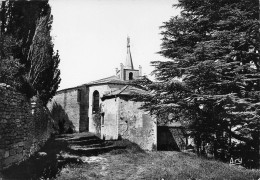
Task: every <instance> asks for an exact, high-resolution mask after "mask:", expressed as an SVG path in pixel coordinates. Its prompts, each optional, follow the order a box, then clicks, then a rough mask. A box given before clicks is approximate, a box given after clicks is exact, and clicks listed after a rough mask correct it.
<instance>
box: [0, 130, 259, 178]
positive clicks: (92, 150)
mask: <svg viewBox="0 0 260 180" xmlns="http://www.w3.org/2000/svg"><path fill="white" fill-rule="evenodd" d="M2 176H3V177H2V179H7V180H8V179H26V180H28V179H56V180H64V179H65V180H66V179H74V180H75V179H89V180H92V179H93V180H94V179H107V180H110V179H111V180H117V179H129V180H130V179H149V180H150V179H160V180H162V179H164V180H166V179H170V180H174V179H180V180H182V179H183V180H199V179H200V180H204V179H205V180H206V179H219V180H221V179H234V180H238V179H241V180H243V179H245V180H248V179H258V178H259V177H260V171H259V170H247V169H244V168H242V167H237V166H230V165H229V164H225V163H221V162H217V161H213V160H207V159H203V158H198V157H196V155H195V154H188V153H182V152H174V151H157V152H155V151H154V152H145V151H143V150H142V149H140V148H139V147H138V146H137V145H136V144H133V143H131V142H129V141H127V140H121V141H102V140H100V139H98V138H97V137H96V136H94V135H93V134H91V133H80V134H72V135H62V136H56V137H54V138H52V139H50V140H49V141H48V142H47V143H46V145H45V146H44V147H42V149H41V151H40V152H39V153H37V154H36V155H34V156H32V157H31V158H30V159H29V160H27V161H25V162H23V163H21V164H20V165H17V166H13V167H11V168H9V169H7V170H5V171H4V172H3V174H2ZM0 179H1V176H0Z"/></svg>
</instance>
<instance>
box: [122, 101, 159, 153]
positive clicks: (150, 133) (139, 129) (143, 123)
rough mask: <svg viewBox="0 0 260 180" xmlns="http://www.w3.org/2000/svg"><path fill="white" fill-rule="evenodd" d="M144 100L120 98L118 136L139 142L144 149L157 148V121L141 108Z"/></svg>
mask: <svg viewBox="0 0 260 180" xmlns="http://www.w3.org/2000/svg"><path fill="white" fill-rule="evenodd" d="M141 104H142V102H134V101H130V100H124V99H120V101H119V112H118V117H119V119H118V121H119V122H118V124H119V125H118V136H121V137H122V138H123V139H128V140H130V141H132V142H135V143H136V144H138V145H139V146H140V147H141V148H142V149H145V150H155V149H156V146H157V125H156V121H155V120H154V119H153V118H152V117H151V116H149V115H148V114H147V113H146V112H144V111H143V110H141V109H139V108H140V107H141Z"/></svg>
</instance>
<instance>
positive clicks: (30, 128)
mask: <svg viewBox="0 0 260 180" xmlns="http://www.w3.org/2000/svg"><path fill="white" fill-rule="evenodd" d="M51 124H52V122H51V118H50V114H49V111H48V110H47V109H46V108H45V107H43V106H42V105H41V104H40V103H39V102H36V105H35V108H34V109H32V107H31V103H30V100H29V99H28V98H27V97H26V96H25V95H23V94H21V93H19V92H17V91H15V90H14V89H12V88H11V87H10V86H8V85H5V84H0V171H1V170H3V169H5V168H7V167H9V166H11V165H13V164H16V163H19V162H21V161H23V160H25V159H27V158H28V157H30V155H32V154H33V153H35V152H36V151H37V150H39V148H40V147H41V146H42V145H43V144H44V143H45V141H46V140H47V139H48V138H49V137H50V134H51Z"/></svg>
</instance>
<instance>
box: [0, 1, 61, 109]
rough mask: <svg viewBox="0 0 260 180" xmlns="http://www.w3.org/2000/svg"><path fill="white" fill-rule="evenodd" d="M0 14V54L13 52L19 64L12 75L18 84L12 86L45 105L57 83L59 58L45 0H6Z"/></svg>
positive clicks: (7, 56)
mask: <svg viewBox="0 0 260 180" xmlns="http://www.w3.org/2000/svg"><path fill="white" fill-rule="evenodd" d="M1 15H2V16H1V18H2V19H1V33H2V36H1V37H5V38H2V39H1V40H0V41H1V42H2V43H1V44H2V46H3V47H4V48H3V50H2V52H1V57H2V58H7V59H10V58H9V57H10V56H13V57H14V59H16V60H17V59H18V60H19V61H18V62H19V65H20V66H19V70H16V71H18V72H19V73H16V71H13V72H14V74H15V75H14V76H12V77H19V81H17V82H19V83H14V84H16V85H17V84H19V86H15V87H17V89H18V90H20V91H22V92H24V93H26V94H27V96H28V97H32V96H34V95H37V96H38V97H39V98H40V99H41V101H42V102H43V103H44V104H45V105H46V104H47V102H48V101H49V100H50V99H51V98H52V97H53V96H54V94H55V92H56V90H57V89H58V85H59V83H60V71H59V69H58V65H59V62H60V58H59V54H58V51H57V52H54V50H53V42H52V38H51V36H50V31H51V24H52V16H51V9H50V6H49V4H48V1H36V2H35V1H34V2H32V1H26V2H21V1H19V2H13V1H11V2H10V1H8V2H7V3H3V4H2V6H1ZM8 37H9V38H8ZM5 39H10V40H11V41H7V42H9V45H8V44H7V43H5V42H6V41H5ZM15 42H16V43H15ZM12 44H14V45H12ZM1 49H2V48H1ZM2 63H5V64H6V63H7V64H8V63H9V62H8V61H2ZM10 73H11V72H10ZM2 79H4V78H2ZM13 81H16V80H15V79H13ZM8 83H9V84H10V80H9V81H8Z"/></svg>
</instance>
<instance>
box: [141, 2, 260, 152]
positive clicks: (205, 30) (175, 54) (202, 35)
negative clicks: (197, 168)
mask: <svg viewBox="0 0 260 180" xmlns="http://www.w3.org/2000/svg"><path fill="white" fill-rule="evenodd" d="M174 6H175V7H178V8H181V9H182V12H181V15H180V16H176V17H172V18H171V19H170V20H169V21H167V22H164V24H163V26H162V27H161V28H162V33H161V34H162V35H163V39H162V44H161V51H160V52H159V54H161V55H162V56H164V57H166V58H168V59H169V60H168V61H154V62H152V65H153V66H154V67H155V70H154V72H153V74H154V75H155V77H156V82H154V83H152V84H147V85H146V86H147V88H148V89H149V90H151V93H150V94H149V95H146V96H141V97H139V98H141V99H142V100H144V101H145V102H146V103H145V105H144V107H143V108H146V109H147V110H150V112H151V113H152V114H155V115H157V117H162V118H160V119H161V121H168V119H167V115H168V114H169V113H172V114H174V115H175V118H173V119H175V120H179V121H181V122H182V123H183V125H184V126H185V127H187V128H188V129H189V131H190V132H191V135H192V136H193V137H194V138H195V142H196V144H197V151H198V153H201V152H203V146H204V144H205V143H211V144H212V145H213V146H214V151H215V155H217V150H218V149H225V150H227V151H228V150H229V149H230V147H231V144H230V141H229V140H230V138H231V137H232V138H234V139H237V140H240V141H242V142H245V143H246V144H247V145H249V146H250V147H251V148H252V149H254V150H255V151H257V150H258V144H259V143H258V142H259V139H258V138H259V109H260V106H259V105H260V103H259V97H260V96H259V95H260V94H259V93H260V91H259V90H260V73H259V70H260V69H259V65H260V60H259V50H260V49H259V44H260V43H259V21H258V18H259V13H258V7H259V2H258V1H257V0H246V1H244V0H229V1H227V0H200V1H197V0H179V3H178V4H177V5H174Z"/></svg>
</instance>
